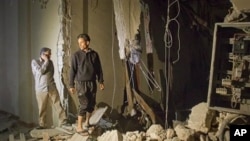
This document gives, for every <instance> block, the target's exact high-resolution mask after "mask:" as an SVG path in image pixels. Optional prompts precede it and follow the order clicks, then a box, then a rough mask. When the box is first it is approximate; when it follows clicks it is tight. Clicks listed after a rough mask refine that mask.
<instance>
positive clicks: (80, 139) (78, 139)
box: [69, 133, 88, 141]
mask: <svg viewBox="0 0 250 141" xmlns="http://www.w3.org/2000/svg"><path fill="white" fill-rule="evenodd" d="M87 139H88V136H81V135H80V134H78V133H75V134H74V135H73V136H72V138H71V139H69V141H87Z"/></svg>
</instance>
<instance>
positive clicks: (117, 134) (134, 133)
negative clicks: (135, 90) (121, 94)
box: [0, 103, 218, 141]
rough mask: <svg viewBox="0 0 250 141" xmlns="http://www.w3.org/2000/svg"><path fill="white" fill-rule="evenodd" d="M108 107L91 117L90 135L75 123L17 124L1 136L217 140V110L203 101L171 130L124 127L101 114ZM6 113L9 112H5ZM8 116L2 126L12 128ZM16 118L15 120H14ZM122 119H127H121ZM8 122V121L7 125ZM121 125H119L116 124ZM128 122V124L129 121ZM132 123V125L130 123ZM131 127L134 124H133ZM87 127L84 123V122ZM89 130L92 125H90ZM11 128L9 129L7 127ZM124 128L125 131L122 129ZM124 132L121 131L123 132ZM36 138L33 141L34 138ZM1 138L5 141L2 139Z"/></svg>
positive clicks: (73, 140) (75, 140)
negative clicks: (36, 126) (42, 126)
mask: <svg viewBox="0 0 250 141" xmlns="http://www.w3.org/2000/svg"><path fill="white" fill-rule="evenodd" d="M106 110H107V109H106V108H100V109H99V111H97V112H95V113H94V114H93V117H92V123H93V124H94V125H93V132H90V131H89V132H88V134H86V135H84V134H78V133H76V132H75V127H76V123H77V122H76V123H75V124H72V126H70V127H67V128H63V127H55V128H53V129H41V130H37V129H33V128H34V127H32V129H31V128H29V130H27V129H26V130H23V131H21V130H22V128H21V127H18V128H19V129H18V131H19V132H16V131H14V130H11V132H8V133H7V137H4V136H1V135H2V134H1V132H0V140H1V139H4V140H3V141H5V140H6V141H7V140H13V141H14V139H15V138H14V137H16V138H19V134H20V132H22V133H23V134H22V135H23V137H25V136H26V140H27V139H28V140H29V141H39V140H41V139H42V140H44V141H50V140H56V141H90V140H91V141H196V140H199V141H208V140H210V141H218V135H216V131H217V130H216V125H217V126H218V121H216V120H215V119H216V118H215V117H216V113H215V112H213V111H210V110H209V109H208V107H207V104H206V103H200V104H197V105H196V106H194V107H193V108H192V109H191V113H190V115H189V118H188V119H187V120H186V121H184V122H182V121H173V125H172V127H173V128H171V127H169V128H168V129H164V128H163V126H162V125H160V124H152V125H151V126H150V127H149V128H148V129H147V130H139V129H135V130H123V129H122V130H121V129H120V128H121V127H122V126H120V123H119V122H120V121H119V122H118V121H117V122H116V123H112V122H111V121H110V120H108V119H107V120H106V119H103V118H102V117H101V116H100V115H103V114H104V113H105V111H106ZM5 116H6V115H5ZM8 121H11V120H10V119H9V116H8V115H7V117H3V116H2V115H1V114H0V123H1V124H0V125H1V126H0V127H1V128H0V129H2V130H4V129H10V128H11V126H13V125H12V123H11V122H10V123H11V124H10V123H9V124H8ZM14 121H15V120H14ZM122 122H125V123H126V122H127V121H126V120H125V121H122ZM215 122H216V123H215ZM4 123H6V124H4ZM117 124H118V125H117ZM126 124H129V122H128V123H126ZM130 125H131V124H130ZM131 126H132V125H131ZM83 127H84V123H83ZM88 129H89V130H90V128H88ZM7 131H9V130H7ZM123 131H125V132H123ZM121 132H122V133H121ZM32 139H34V140H32ZM1 141H2V140H1Z"/></svg>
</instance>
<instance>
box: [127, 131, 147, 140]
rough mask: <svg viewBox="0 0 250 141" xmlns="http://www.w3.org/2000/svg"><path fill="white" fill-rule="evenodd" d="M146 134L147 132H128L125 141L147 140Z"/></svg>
mask: <svg viewBox="0 0 250 141" xmlns="http://www.w3.org/2000/svg"><path fill="white" fill-rule="evenodd" d="M145 138H146V133H145V132H139V131H134V132H126V134H123V140H124V141H142V140H145Z"/></svg>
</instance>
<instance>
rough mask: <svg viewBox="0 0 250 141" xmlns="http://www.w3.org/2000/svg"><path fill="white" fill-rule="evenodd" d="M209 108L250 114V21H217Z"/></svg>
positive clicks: (208, 99) (209, 90)
mask: <svg viewBox="0 0 250 141" xmlns="http://www.w3.org/2000/svg"><path fill="white" fill-rule="evenodd" d="M210 67H211V68H210V79H209V89H208V98H207V101H208V107H209V108H210V109H215V110H217V111H225V112H231V113H238V114H244V115H250V22H244V23H243V22H242V23H216V24H215V28H214V38H213V48H212V58H211V66H210Z"/></svg>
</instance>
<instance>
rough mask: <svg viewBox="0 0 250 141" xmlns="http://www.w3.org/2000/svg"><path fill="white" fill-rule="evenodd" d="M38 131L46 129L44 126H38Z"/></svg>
mask: <svg viewBox="0 0 250 141" xmlns="http://www.w3.org/2000/svg"><path fill="white" fill-rule="evenodd" d="M36 129H37V130H41V129H46V127H44V126H38V127H36Z"/></svg>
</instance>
